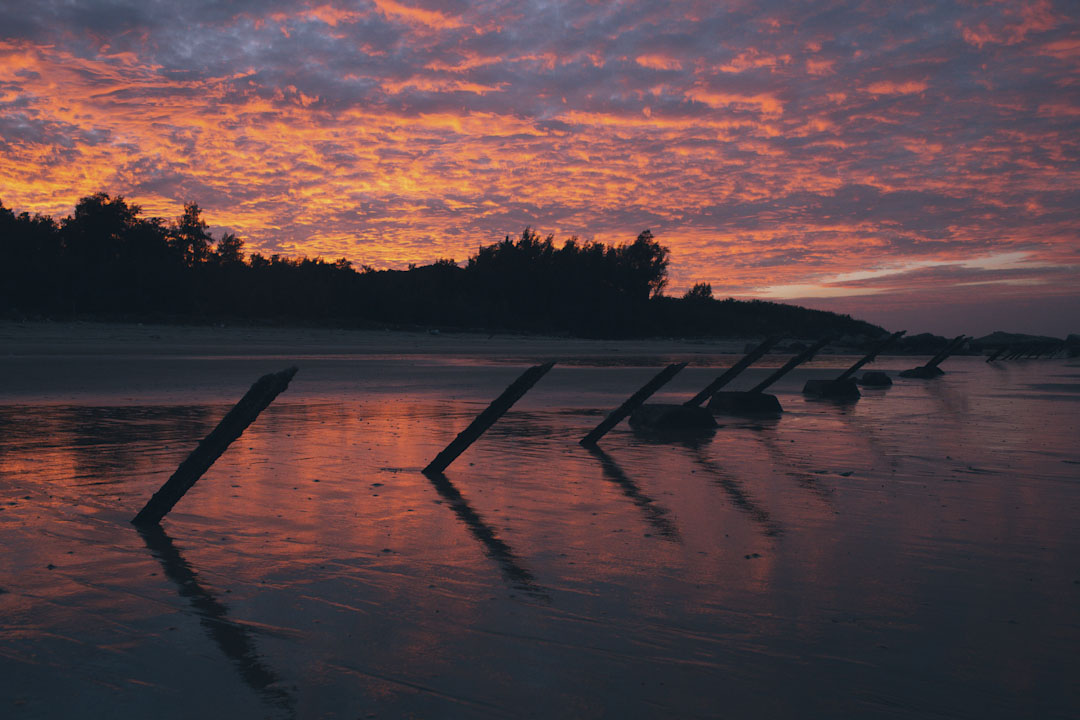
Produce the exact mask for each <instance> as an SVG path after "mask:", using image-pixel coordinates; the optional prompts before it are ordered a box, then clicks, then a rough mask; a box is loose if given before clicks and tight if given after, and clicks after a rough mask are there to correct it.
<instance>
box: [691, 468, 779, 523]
mask: <svg viewBox="0 0 1080 720" xmlns="http://www.w3.org/2000/svg"><path fill="white" fill-rule="evenodd" d="M692 455H693V458H694V461H695V462H697V464H698V465H700V466H701V467H702V468H704V469H705V470H707V471H708V473H709V474H710V475H711V476H712V480H713V484H714V485H716V486H717V487H719V488H720V489H721V490H723V491H724V492H725V493H727V496H728V497H729V498H730V499H731V503H732V504H733V505H734V506H735V508H736V509H738V510H740V511H742V512H744V513H746V514H747V515H748V516H750V519H752V520H753V521H754V522H755V523H757V525H758V527H759V528H760V529H761V532H762V533H763V534H764V535H766V536H767V537H778V536H780V535H782V534H783V533H784V530H783V528H782V527H781V526H780V524H779V523H778V522H776V521H775V520H773V518H772V515H771V514H770V513H769V511H768V510H766V509H765V508H764V507H762V506H761V505H760V504H759V503H758V501H757V500H755V499H754V498H753V496H752V495H751V494H750V492H749V491H748V490H747V489H746V488H745V487H744V486H743V483H742V481H741V480H739V479H738V478H737V477H735V476H734V475H732V474H731V473H730V472H728V471H727V470H726V469H724V468H723V467H722V466H721V465H720V464H719V463H717V462H716V461H715V460H712V459H711V458H708V457H706V456H705V452H704V450H703V449H702V448H701V447H694V448H693V449H692Z"/></svg>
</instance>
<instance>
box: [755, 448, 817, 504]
mask: <svg viewBox="0 0 1080 720" xmlns="http://www.w3.org/2000/svg"><path fill="white" fill-rule="evenodd" d="M754 437H756V438H757V439H758V441H759V442H760V443H761V444H762V445H764V446H765V450H766V452H768V453H769V457H770V459H771V460H772V462H773V465H774V466H775V467H779V468H786V473H787V475H788V476H789V477H793V478H795V480H796V482H798V484H799V487H801V488H803V489H805V490H809V491H810V492H812V493H813V494H814V495H816V496H817V497H818V498H819V499H820V500H821V501H822V502H823V503H825V504H826V505H828V506H829V507H832V493H833V491H832V488H830V487H826V486H824V485H822V484H821V483H819V482H818V479H819V478H818V476H817V474H816V473H815V472H814V471H813V470H811V469H810V466H809V465H808V464H807V463H806V462H805V461H803V460H800V459H798V458H796V457H793V456H792V455H791V454H790V453H788V452H787V451H786V450H784V449H783V448H782V447H781V445H780V443H778V442H777V441H776V438H775V437H774V436H773V435H772V433H771V431H763V432H759V433H754Z"/></svg>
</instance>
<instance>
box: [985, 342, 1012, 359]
mask: <svg viewBox="0 0 1080 720" xmlns="http://www.w3.org/2000/svg"><path fill="white" fill-rule="evenodd" d="M1007 347H1008V345H999V346H998V349H997V350H995V351H994V352H993V353H992V354H991V355H990V356H989V357H987V358H986V362H994V361H995V360H997V359H998V357H999V356H1000V355H1001V354H1002V353H1003V352H1005V349H1006V348H1007Z"/></svg>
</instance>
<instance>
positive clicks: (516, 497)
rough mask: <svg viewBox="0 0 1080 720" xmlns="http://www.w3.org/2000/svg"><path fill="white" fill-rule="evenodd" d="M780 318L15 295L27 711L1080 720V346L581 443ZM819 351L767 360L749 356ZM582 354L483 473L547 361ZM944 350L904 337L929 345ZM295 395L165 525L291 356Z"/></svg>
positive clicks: (3, 414) (15, 432)
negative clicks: (266, 380)
mask: <svg viewBox="0 0 1080 720" xmlns="http://www.w3.org/2000/svg"><path fill="white" fill-rule="evenodd" d="M742 350H743V342H741V341H740V342H731V343H691V342H670V341H661V340H656V341H647V342H629V343H623V342H613V341H590V340H562V339H551V338H536V337H506V336H495V337H488V336H486V335H466V334H461V335H458V334H448V333H447V334H443V333H440V334H439V335H432V334H430V333H396V332H382V331H363V332H361V331H356V332H352V331H335V330H322V329H317V330H298V329H283V328H265V329H263V328H254V329H253V328H240V329H234V328H189V327H172V326H169V327H150V326H146V327H140V326H127V325H108V324H25V325H17V324H3V325H0V378H3V380H2V382H0V544H2V545H3V547H4V548H5V552H4V553H3V554H2V555H0V618H2V623H0V675H2V676H3V677H4V678H5V680H4V681H3V688H4V693H3V697H2V698H0V708H2V713H3V715H4V716H5V717H16V718H61V717H73V716H81V717H117V716H123V715H145V714H151V713H152V714H153V715H155V716H156V717H161V718H173V717H175V718H181V717H191V716H192V715H196V714H201V715H205V716H208V717H222V716H226V715H228V716H234V717H281V718H292V717H296V718H324V717H325V718H335V717H337V718H346V717H348V718H353V717H477V718H489V717H491V718H494V717H587V718H594V717H595V718H602V717H701V718H706V717H718V716H722V717H763V716H767V717H838V716H857V717H882V718H886V717H888V718H894V717H955V718H996V717H1000V718H1011V717H1023V716H1027V717H1049V718H1068V717H1075V716H1076V714H1077V712H1078V709H1080V695H1078V691H1077V689H1076V684H1075V682H1074V677H1075V671H1076V669H1077V663H1076V653H1075V648H1076V646H1077V644H1078V642H1080V622H1078V620H1080V616H1078V612H1077V608H1078V607H1080V564H1078V562H1077V558H1078V557H1080V532H1078V531H1077V529H1076V524H1075V517H1076V516H1077V514H1078V512H1080V484H1078V483H1077V477H1078V474H1080V455H1078V454H1077V450H1076V438H1077V437H1080V413H1078V412H1077V410H1078V408H1080V405H1078V402H1080V366H1078V364H1077V363H1076V361H1066V360H1044V361H1027V362H1013V363H1001V364H988V363H985V362H983V359H982V358H979V357H956V358H950V359H949V360H948V361H947V362H946V363H945V364H944V365H943V366H942V367H943V369H944V370H946V374H945V375H944V376H943V377H941V378H938V379H937V380H934V381H918V380H900V379H898V380H897V381H896V384H895V385H894V386H893V387H891V388H889V389H886V390H867V391H865V392H864V395H863V397H862V398H861V399H860V400H859V401H858V402H857V403H855V404H853V405H845V406H841V405H835V404H832V403H823V402H814V401H810V400H807V399H805V398H804V397H803V396H802V394H801V393H800V389H801V387H802V384H803V383H804V382H805V381H806V380H807V379H809V378H815V377H820V378H824V377H830V376H832V375H835V374H836V373H837V372H838V371H839V369H841V368H844V367H846V366H847V365H849V364H850V363H851V362H852V358H851V357H849V356H834V355H824V356H822V357H819V358H818V359H816V360H815V361H813V362H812V363H810V364H809V365H807V366H805V367H802V368H800V369H798V370H797V371H795V372H794V373H792V374H791V375H789V376H787V377H785V378H784V380H782V381H781V382H780V383H778V384H777V385H776V386H775V388H773V391H774V392H775V394H776V396H777V398H778V399H779V401H780V402H781V403H782V405H783V407H784V413H783V415H782V416H781V417H779V418H776V419H741V418H735V417H724V416H717V421H718V422H719V423H720V425H721V427H719V428H718V429H717V431H716V432H715V434H712V435H708V436H705V437H698V438H696V439H682V440H675V441H672V440H671V439H670V438H668V439H658V438H656V437H653V436H648V435H641V434H639V433H635V432H634V431H632V430H631V429H630V428H629V427H628V426H627V425H626V423H625V422H624V423H623V424H621V425H620V426H618V427H617V428H616V429H615V430H614V431H612V432H611V433H610V434H609V435H608V436H607V437H605V438H604V440H603V441H602V442H601V444H600V448H601V449H600V451H591V452H590V451H588V450H586V449H585V448H582V447H581V446H579V445H578V444H577V440H578V439H579V438H580V437H581V436H582V435H584V434H585V432H587V431H588V430H589V429H591V428H592V427H593V426H594V425H596V423H597V422H599V421H600V419H601V418H602V417H603V416H604V414H605V413H606V412H607V411H608V410H610V409H611V408H613V407H615V406H616V405H618V404H619V403H620V402H622V400H624V399H625V398H626V397H627V396H628V395H629V394H630V393H632V392H633V391H634V390H635V389H637V388H638V387H639V386H641V385H642V384H643V383H644V382H645V381H646V380H648V379H649V378H650V377H651V376H652V375H653V374H654V373H655V372H657V370H658V369H659V368H660V367H662V366H663V365H664V364H665V363H666V362H674V361H686V362H689V363H690V366H689V367H688V368H687V369H686V370H684V371H683V372H682V373H680V374H679V375H678V376H677V377H676V378H675V380H673V381H672V382H671V383H670V384H669V385H668V386H666V387H665V388H664V389H663V390H662V391H661V393H660V394H659V395H658V396H657V397H656V400H659V401H670V402H678V401H681V400H683V399H685V398H687V397H689V396H690V395H692V394H693V393H695V392H696V391H697V390H699V389H700V388H701V387H703V386H704V385H705V384H706V383H708V382H709V380H711V379H712V378H713V377H715V376H716V375H717V374H718V372H719V371H721V370H722V369H723V368H726V367H728V366H730V365H731V363H732V362H734V360H736V359H737V358H738V356H739V355H740V354H741V352H742ZM787 357H788V355H786V354H778V355H770V356H768V357H767V358H766V359H765V360H763V361H762V362H761V363H760V366H758V365H756V366H755V367H754V368H752V369H751V370H749V371H747V373H746V374H745V377H740V378H739V380H738V382H737V383H734V384H733V386H732V387H733V388H737V389H742V388H745V387H749V386H750V385H751V384H752V383H753V382H755V381H756V380H758V379H760V378H762V377H763V376H764V375H765V373H766V372H768V368H775V367H777V366H778V365H780V364H781V363H782V362H783V361H784V360H786V358H787ZM549 359H557V360H559V361H560V362H559V364H557V365H556V366H555V368H554V369H553V370H552V371H551V372H550V373H549V374H548V375H547V376H545V377H544V378H543V379H542V380H541V381H540V382H539V383H538V384H537V385H536V387H535V388H533V390H532V391H530V392H529V393H528V394H527V395H526V396H525V397H524V398H523V399H522V400H521V401H520V402H519V403H518V404H517V405H515V406H514V408H513V409H512V410H511V411H510V412H509V413H507V415H506V416H505V417H504V418H502V420H500V421H499V422H498V423H497V424H496V425H495V426H494V427H493V428H492V429H491V430H490V431H489V432H488V433H487V434H485V435H484V436H483V437H482V438H481V439H480V440H479V441H478V442H477V443H476V444H475V445H474V446H472V447H471V448H469V450H467V451H466V452H465V454H463V455H462V456H461V458H459V459H458V460H457V461H456V462H455V463H454V464H453V465H452V466H451V467H450V468H449V469H448V471H447V473H446V477H445V478H444V479H442V480H431V479H429V478H427V477H425V476H424V475H423V474H421V473H420V472H419V471H420V469H421V468H422V467H423V466H424V465H425V464H426V463H427V462H428V461H429V460H430V459H431V458H432V457H433V456H434V455H435V454H436V453H437V452H438V451H439V450H441V449H442V448H443V447H444V446H445V445H446V444H447V443H448V442H449V441H450V440H451V439H453V437H454V436H455V435H456V433H457V432H459V431H460V430H461V429H462V428H463V427H465V425H467V424H468V422H469V421H470V420H471V418H472V417H474V416H475V415H476V413H478V412H479V411H480V410H482V409H483V408H484V407H485V406H486V405H487V403H488V402H489V401H490V400H491V399H492V398H494V397H495V396H496V395H497V394H498V393H499V392H501V391H502V390H503V388H505V387H506V386H507V385H508V384H509V383H510V382H511V381H512V380H513V379H514V378H515V377H516V376H517V375H518V374H519V373H520V372H521V371H522V370H523V369H524V368H525V367H526V366H528V365H531V364H533V363H535V362H539V361H542V360H549ZM914 364H917V359H913V358H910V357H907V358H904V357H883V358H881V359H880V360H879V361H878V362H876V363H874V365H872V366H871V368H872V369H875V370H884V371H886V372H888V373H889V374H890V375H893V376H894V377H895V375H896V374H897V372H898V371H899V370H902V369H905V368H908V367H911V366H913V365H914ZM289 365H296V366H297V367H299V372H298V374H297V376H296V378H295V379H294V380H293V383H292V385H291V386H290V387H289V389H288V390H287V391H286V392H285V393H283V394H282V395H281V396H280V397H279V398H278V400H277V401H275V402H274V404H273V405H271V406H270V408H269V409H267V410H266V411H265V412H264V413H263V414H262V415H261V416H260V417H259V419H258V420H257V421H256V422H255V423H254V424H253V425H252V426H251V427H250V428H249V429H248V430H247V431H246V432H245V434H244V435H243V437H242V438H240V440H238V441H237V442H236V443H234V444H233V446H232V447H230V448H229V450H228V451H227V452H226V453H225V454H224V455H223V456H222V457H221V459H220V460H218V462H217V463H215V464H214V466H213V467H212V468H211V470H210V471H209V472H208V473H207V474H206V476H205V477H203V478H202V479H201V480H200V481H199V483H198V484H197V485H196V486H195V487H194V488H193V489H192V490H191V491H190V492H189V493H188V495H187V496H185V497H184V498H183V500H182V501H181V502H180V503H179V504H178V505H177V507H176V508H175V509H174V510H173V512H172V513H170V514H169V515H168V516H167V517H166V519H165V521H164V522H163V524H162V530H161V531H155V532H143V533H140V532H138V531H136V530H135V529H134V528H133V527H132V526H131V525H130V523H129V521H130V519H131V517H132V516H133V515H134V513H135V512H136V511H137V510H138V509H139V508H140V507H141V506H142V504H143V503H144V502H145V501H146V499H147V498H148V497H149V496H150V495H151V494H152V493H153V492H154V491H155V490H156V489H157V488H158V487H159V486H160V485H161V483H162V482H163V481H164V480H165V479H166V478H167V477H168V476H169V475H170V473H172V471H173V470H174V469H175V468H176V466H177V464H178V463H179V462H180V461H181V460H183V458H184V457H185V456H186V455H187V453H188V452H189V451H190V450H191V449H192V448H193V447H194V446H195V445H196V444H197V443H198V442H199V440H200V439H201V438H202V437H204V436H205V435H206V433H207V432H208V431H209V430H210V429H212V428H213V427H214V425H215V424H216V423H217V421H218V420H219V419H220V417H221V416H222V415H223V414H224V413H225V412H226V411H227V410H228V408H229V407H230V406H231V404H232V403H233V402H235V401H236V400H237V399H238V398H239V397H240V396H241V395H242V394H243V393H244V391H245V390H246V389H247V387H248V386H249V385H250V384H251V382H252V381H254V379H255V378H256V377H258V376H259V375H260V374H262V373H264V372H270V371H273V370H279V369H281V368H283V367H286V366H289Z"/></svg>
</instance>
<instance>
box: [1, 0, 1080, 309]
mask: <svg viewBox="0 0 1080 720" xmlns="http://www.w3.org/2000/svg"><path fill="white" fill-rule="evenodd" d="M1077 16H1078V13H1077V12H1076V9H1075V7H1073V6H1072V3H1071V2H1070V0H1064V1H1062V2H1058V3H1054V2H1051V1H1050V0H1035V1H1032V2H992V1H990V2H983V1H975V0H972V1H969V2H956V3H936V2H910V3H887V4H886V3H864V2H843V1H836V2H816V3H798V4H792V3H787V2H776V1H775V0H773V1H770V0H764V1H759V2H749V1H748V2H723V3H720V2H713V1H711V0H710V1H708V2H706V1H701V2H698V1H693V0H691V1H687V2H674V3H654V2H647V1H642V2H635V1H632V0H626V1H623V2H573V3H559V2H541V1H539V0H536V1H533V2H520V1H515V2H508V1H497V0H482V1H480V2H465V1H464V0H421V1H417V0H358V1H357V2H340V3H338V2H327V3H317V2H311V3H306V4H305V3H295V2H283V1H280V0H278V1H277V2H274V1H270V2H264V1H260V2H255V1H254V0H240V1H237V2H189V3H174V2H164V1H159V2H153V1H146V0H143V1H141V2H123V1H119V0H112V1H107V0H96V1H94V0H90V1H87V2H83V3H79V4H78V5H76V6H73V5H72V4H71V3H68V2H49V1H47V0H43V1H41V2H37V3H34V4H32V5H30V6H29V7H26V6H23V7H20V6H18V4H15V3H8V4H5V5H3V6H0V28H2V30H0V198H2V199H3V201H4V203H5V204H6V205H7V206H8V207H14V208H16V209H19V210H30V211H40V212H44V213H50V214H55V215H58V216H59V215H64V214H67V213H68V212H70V211H71V208H72V206H73V204H74V202H75V201H76V200H77V199H78V198H79V197H81V196H83V195H86V194H88V193H91V192H96V191H99V190H105V191H108V192H112V193H120V194H124V195H125V196H127V197H129V198H131V199H133V200H135V201H136V202H138V203H140V204H141V205H142V206H143V207H144V209H145V210H146V211H147V212H148V213H150V214H158V215H164V216H174V215H177V214H178V213H179V211H180V208H181V204H182V203H183V201H185V200H195V201H197V202H199V203H200V204H201V205H202V206H203V207H204V209H205V210H206V215H207V217H208V219H209V220H210V221H211V223H212V224H213V225H214V226H215V227H216V228H217V229H219V230H224V229H228V230H231V231H234V232H237V233H238V234H240V235H241V236H242V237H244V238H246V239H247V241H248V244H249V247H250V248H253V249H261V250H262V251H264V252H282V253H286V254H307V255H321V256H324V257H328V258H336V257H340V256H346V257H348V258H350V259H352V260H353V261H354V262H356V263H365V264H370V265H375V266H380V267H402V266H404V265H405V264H407V263H410V262H417V263H425V262H430V261H433V260H434V259H436V258H438V257H456V258H458V259H463V258H464V257H465V256H466V255H467V254H469V253H470V252H472V251H473V250H474V249H475V248H476V246H477V245H478V244H481V243H488V242H492V241H494V240H495V239H498V238H500V237H501V236H502V235H503V234H506V233H515V232H517V231H520V230H521V229H522V228H523V227H524V226H525V225H532V226H533V227H536V228H538V229H539V230H541V231H542V232H554V233H556V234H557V235H558V236H559V237H566V236H569V235H578V236H580V237H583V238H595V239H599V240H604V241H608V242H614V241H629V240H632V239H633V238H634V237H635V236H636V235H637V233H638V232H639V231H640V230H642V229H644V228H646V227H647V228H651V229H652V230H653V232H654V233H655V234H656V235H657V237H658V238H659V239H660V240H661V241H662V242H664V243H665V244H667V245H669V246H670V247H671V248H672V251H673V256H674V266H673V275H674V278H673V280H674V282H673V283H672V286H673V287H674V288H676V289H680V288H685V287H688V286H689V285H690V284H691V283H693V282H694V281H698V280H703V281H709V282H711V283H712V284H713V287H714V290H715V291H716V292H717V293H718V294H722V295H736V296H759V297H773V298H811V299H815V300H821V299H823V298H832V299H830V300H828V303H830V307H838V308H839V309H843V310H845V311H847V312H853V313H855V314H859V315H862V316H868V317H870V318H871V319H872V318H873V309H874V308H876V307H877V308H890V309H891V310H896V308H898V307H905V303H907V304H906V306H907V307H910V308H912V309H913V311H914V310H915V309H917V308H922V307H925V301H926V300H927V299H928V298H934V297H940V298H941V299H942V300H948V298H950V297H954V296H955V295H956V294H957V293H961V294H962V293H964V292H976V293H980V294H982V295H983V296H984V297H985V298H987V302H991V301H998V302H1008V303H1011V302H1015V301H1016V299H1017V298H1026V299H1031V298H1040V299H1042V300H1046V299H1048V298H1051V299H1052V298H1055V297H1064V298H1066V299H1067V300H1069V302H1072V303H1073V305H1074V306H1075V302H1074V301H1075V299H1076V297H1077V291H1076V290H1075V289H1074V288H1075V287H1077V286H1078V283H1077V281H1078V280H1080V272H1078V270H1077V268H1078V267H1080V215H1078V213H1077V211H1076V208H1077V207H1080V162H1078V160H1080V21H1078V17H1077ZM1001 258H1005V260H1001ZM995 259H997V260H995ZM864 271H870V273H869V275H868V276H866V273H865V272H864ZM950 293H951V294H952V295H950ZM905 298H906V300H905ZM954 299H955V298H954ZM845 303H847V304H846V305H845ZM819 304H820V303H819ZM1051 305H1052V303H1051Z"/></svg>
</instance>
